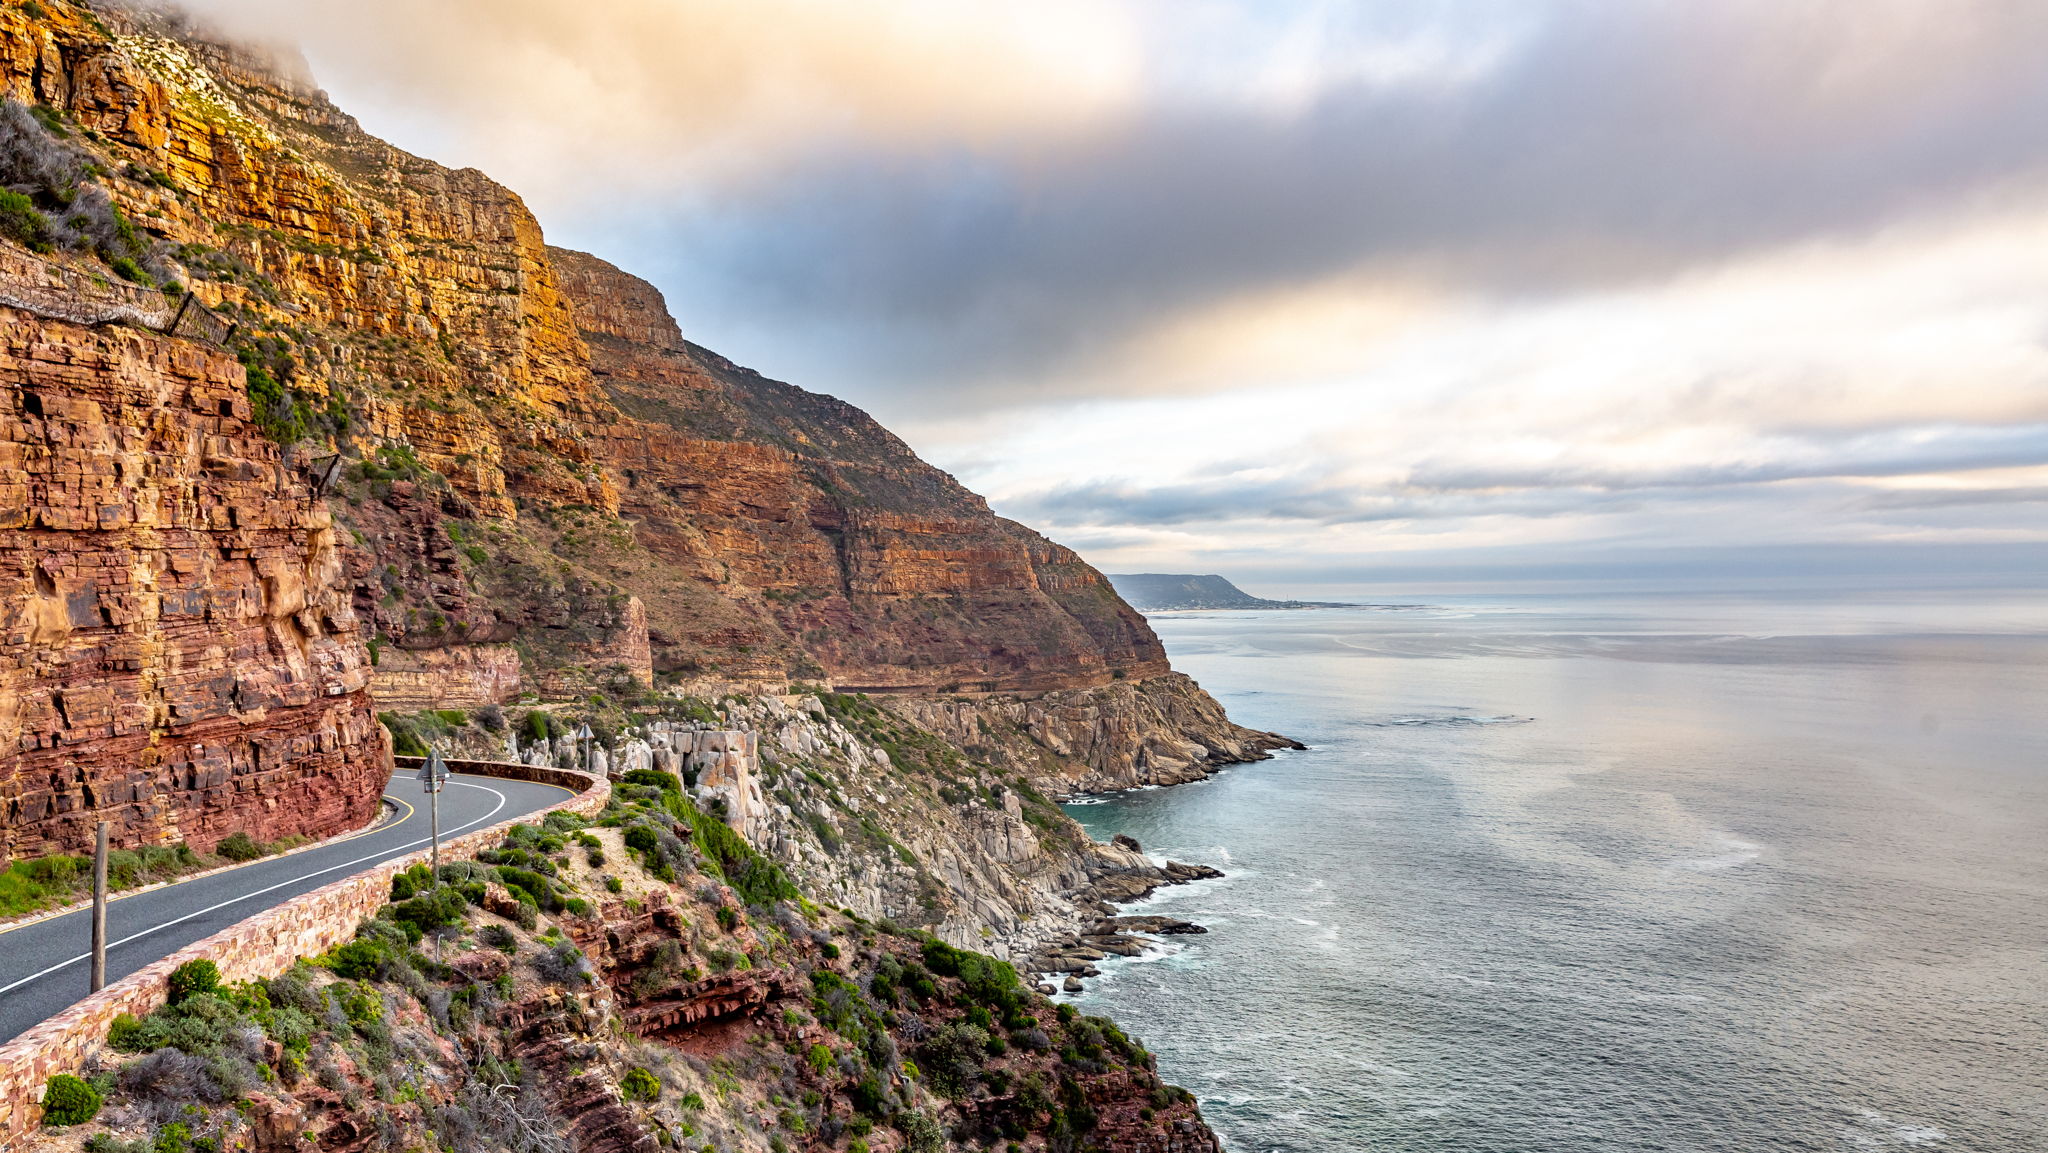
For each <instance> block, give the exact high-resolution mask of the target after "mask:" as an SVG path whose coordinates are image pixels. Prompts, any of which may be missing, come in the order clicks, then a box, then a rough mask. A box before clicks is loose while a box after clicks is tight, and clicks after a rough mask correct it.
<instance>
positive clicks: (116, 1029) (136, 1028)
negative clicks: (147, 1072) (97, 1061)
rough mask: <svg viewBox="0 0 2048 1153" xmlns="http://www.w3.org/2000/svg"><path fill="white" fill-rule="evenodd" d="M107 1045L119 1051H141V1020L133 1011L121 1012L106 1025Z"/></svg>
mask: <svg viewBox="0 0 2048 1153" xmlns="http://www.w3.org/2000/svg"><path fill="white" fill-rule="evenodd" d="M107 1047H108V1048H110V1049H113V1050H114V1051H115V1052H119V1053H140V1052H143V1050H144V1046H143V1043H142V1020H141V1018H139V1017H137V1016H136V1015H135V1014H133V1013H123V1014H121V1015H120V1016H118V1017H116V1018H114V1023H113V1024H111V1025H108V1026H107Z"/></svg>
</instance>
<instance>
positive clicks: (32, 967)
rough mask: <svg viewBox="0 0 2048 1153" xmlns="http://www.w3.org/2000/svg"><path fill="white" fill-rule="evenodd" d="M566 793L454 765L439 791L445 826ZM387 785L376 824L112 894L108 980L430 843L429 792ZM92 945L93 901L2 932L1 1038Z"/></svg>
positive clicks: (84, 980)
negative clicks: (391, 808) (283, 852)
mask: <svg viewBox="0 0 2048 1153" xmlns="http://www.w3.org/2000/svg"><path fill="white" fill-rule="evenodd" d="M567 794H568V790H567V789H562V788H557V787H556V786H553V785H539V784H533V783H530V782H527V781H506V780H500V779H498V778H496V777H477V776H471V775H469V774H467V773H456V774H452V775H450V776H449V778H448V787H447V789H446V790H444V791H443V792H442V793H441V836H442V837H443V838H444V839H445V838H447V837H451V836H454V835H455V834H457V833H464V832H468V831H470V830H471V829H476V828H480V827H483V826H485V825H491V824H495V823H497V822H499V821H506V820H510V819H512V818H513V817H517V816H520V815H522V814H525V813H531V812H534V811H536V810H539V809H544V808H547V807H548V806H549V805H552V804H555V803H557V802H559V801H561V800H562V798H563V797H564V796H565V795H567ZM384 795H385V796H387V797H390V798H391V799H392V800H394V801H396V802H398V805H399V809H398V811H399V814H400V815H399V816H398V817H396V818H394V819H392V820H391V821H390V822H389V823H387V824H385V825H383V826H381V827H379V828H378V829H376V830H375V831H374V832H369V833H363V834H360V835H357V836H353V837H347V838H344V839H342V840H338V841H335V842H333V843H332V844H326V845H321V846H319V847H318V848H313V849H307V850H305V851H303V852H298V853H293V854H291V855H290V856H285V857H273V858H270V859H267V860H261V861H252V862H250V863H249V864H247V865H243V866H242V867H240V868H237V869H229V870H227V871H225V872H220V873H215V874H213V875H211V876H205V877H195V878H193V879H191V880H189V881H181V882H179V883H177V884H175V885H166V886H164V887H163V888H160V889H153V890H150V891H149V892H143V893H134V894H130V895H126V896H123V895H120V894H116V895H115V896H114V898H113V899H112V900H110V901H109V902H108V903H107V982H108V983H109V984H112V983H113V982H115V981H118V980H120V979H121V978H122V977H125V976H127V975H128V974H130V973H133V972H134V971H135V970H137V969H140V968H142V967H143V966H144V965H147V964H149V963H150V962H152V961H155V960H157V959H158V958H160V957H163V956H166V955H168V954H170V953H174V952H176V951H177V950H179V949H182V948H184V947H185V946H186V945H189V944H191V943H192V942H194V941H197V940H199V939H201V938H203V937H209V936H212V935H213V934H214V933H217V932H219V931H221V930H222V929H225V928H227V927H228V926H229V925H232V924H234V923H235V922H237V921H240V920H242V919H243V918H245V917H248V916H250V915H251V914H254V913H257V912H260V911H262V910H264V909H267V908H269V907H270V906H272V905H276V904H280V903H282V902H284V901H288V900H290V899H291V898H293V897H296V896H299V895H300V894H303V893H309V892H311V891H313V890H314V889H317V888H319V887H320V886H322V885H329V884H332V883H334V882H335V881H339V880H341V879H342V878H343V877H346V876H348V875H349V874H351V873H354V872H357V871H359V870H361V869H366V868H369V867H370V866H371V865H374V864H377V863H378V862H380V861H386V860H389V859H391V858H392V857H401V856H404V855H405V854H407V853H410V852H414V851H416V850H418V849H423V848H426V847H427V844H428V841H429V839H430V838H429V836H428V816H427V798H426V797H425V796H424V795H423V794H422V793H421V792H420V786H419V782H418V781H416V780H414V779H413V775H412V774H411V773H408V772H403V771H401V772H400V773H398V775H397V776H395V777H393V778H392V781H391V784H390V786H389V787H388V788H387V789H386V790H385V793H384ZM408 810H410V811H408ZM91 948H92V910H91V908H89V907H88V908H85V909H80V910H78V911H77V912H73V913H66V914H65V915H63V916H61V917H52V918H50V919H48V920H44V921H36V922H33V923H31V924H25V925H22V926H21V927H20V928H16V929H9V930H6V931H4V932H0V1042H4V1041H6V1040H7V1039H9V1038H11V1037H14V1036H15V1035H17V1034H19V1033H21V1032H23V1031H25V1030H27V1029H29V1028H30V1027H31V1026H33V1025H35V1024H36V1023H38V1022H40V1021H42V1020H43V1019H44V1018H46V1017H48V1016H50V1015H51V1014H53V1013H56V1012H57V1011H59V1010H61V1009H63V1008H65V1007H66V1006H68V1005H70V1004H71V1003H72V1002H74V1001H77V1000H78V999H80V998H82V997H84V996H85V995H86V993H87V991H88V989H87V986H88V984H89V983H90V980H91V966H90V965H89V963H88V960H89V958H88V954H89V951H90V950H91Z"/></svg>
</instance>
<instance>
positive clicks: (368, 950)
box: [319, 937, 391, 981]
mask: <svg viewBox="0 0 2048 1153" xmlns="http://www.w3.org/2000/svg"><path fill="white" fill-rule="evenodd" d="M390 958H391V949H390V947H389V946H387V945H385V944H384V943H383V942H382V941H375V940H369V939H367V938H363V937H358V938H356V939H355V940H353V941H347V942H344V943H342V944H339V945H336V946H335V947H334V948H332V949H329V950H327V954H326V955H325V956H323V957H321V958H320V961H319V963H320V964H321V965H323V966H325V967H326V968H328V969H331V970H333V972H334V975H335V976H337V977H347V978H348V979H350V980H352V981H366V980H369V979H371V978H373V977H375V976H377V974H379V973H381V972H383V971H384V963H385V962H386V961H388V960H390Z"/></svg>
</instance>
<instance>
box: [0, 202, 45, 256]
mask: <svg viewBox="0 0 2048 1153" xmlns="http://www.w3.org/2000/svg"><path fill="white" fill-rule="evenodd" d="M0 232H4V233H6V234H7V235H8V236H9V237H11V238H13V239H14V240H17V241H19V242H20V243H22V244H25V245H27V246H28V247H29V248H31V249H33V250H35V251H37V252H50V251H53V250H54V249H55V248H56V246H55V245H54V244H52V243H51V242H50V219H49V217H47V216H44V215H43V214H42V213H40V212H38V211H36V205H35V201H33V200H30V199H29V198H28V197H26V196H24V195H22V194H21V193H19V192H15V191H13V190H11V189H6V188H0Z"/></svg>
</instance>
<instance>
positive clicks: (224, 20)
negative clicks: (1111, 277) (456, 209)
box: [177, 0, 1140, 213]
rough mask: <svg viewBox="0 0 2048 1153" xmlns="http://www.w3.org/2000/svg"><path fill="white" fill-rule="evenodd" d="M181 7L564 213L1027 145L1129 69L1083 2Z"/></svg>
mask: <svg viewBox="0 0 2048 1153" xmlns="http://www.w3.org/2000/svg"><path fill="white" fill-rule="evenodd" d="M177 2H178V4H179V6H180V7H182V8H184V9H185V10H187V11H189V12H191V13H192V14H194V15H195V16H197V17H199V18H201V19H202V20H204V21H205V22H207V23H209V24H210V25H212V26H214V27H216V28H218V29H220V30H221V31H223V32H224V33H226V34H228V35H230V36H232V37H234V38H236V39H239V40H242V41H245V42H257V43H274V44H287V45H293V46H295V47H296V48H297V49H298V50H300V51H302V52H303V53H304V54H305V55H306V56H307V57H308V58H309V60H310V61H311V63H312V65H313V68H314V70H315V72H316V74H317V76H318V78H319V79H320V80H321V81H322V82H323V83H325V84H326V85H327V86H329V87H330V88H331V89H333V90H334V91H335V93H336V95H337V96H339V97H340V98H341V100H342V103H343V104H344V107H346V108H347V109H348V110H349V111H351V112H354V113H355V114H357V115H358V116H359V117H361V118H363V119H365V120H366V121H367V122H369V124H370V126H371V127H372V130H373V131H382V132H383V133H386V134H388V135H390V136H391V137H393V138H394V139H396V140H397V141H398V142H399V143H400V144H402V145H407V146H411V147H415V148H417V149H420V150H422V151H423V152H425V153H426V154H427V155H430V156H433V157H434V158H435V159H438V160H440V161H442V162H444V163H451V164H456V165H474V166H476V167H480V168H482V169H484V170H485V171H487V172H489V173H490V174H491V175H493V176H494V177H496V178H497V179H499V180H501V181H504V182H506V183H508V184H510V185H511V186H512V187H514V188H515V189H517V190H519V191H521V192H523V193H525V194H527V195H529V196H530V197H533V198H535V199H536V200H539V201H541V202H543V203H547V204H550V205H552V206H554V207H556V208H557V209H559V210H563V211H576V210H578V209H585V210H587V209H590V208H594V207H597V206H599V205H605V206H606V208H607V210H608V211H611V212H613V213H617V212H618V211H619V210H620V208H621V207H622V206H625V207H630V206H631V205H632V202H633V201H635V200H639V201H640V205H639V206H640V207H642V208H644V207H646V206H647V205H649V204H652V203H655V202H658V201H657V197H658V194H661V193H668V194H677V193H683V194H687V193H688V192H689V190H691V189H693V188H700V187H716V186H719V185H721V184H723V183H725V182H728V181H732V180H736V179H740V178H743V177H747V176H756V175H760V174H762V173H765V172H772V171H776V170H779V169H787V168H788V167H790V166H792V165H794V164H796V163H797V162H798V161H799V160H800V159H801V158H804V157H808V156H809V155H811V154H813V153H814V152H816V151H817V150H818V149H820V148H826V147H841V148H856V147H858V148H883V149H907V150H916V149H920V148H923V147H926V146H928V145H929V144H931V143H932V142H934V141H944V142H950V143H951V144H953V145H957V146H962V147H986V148H993V147H1001V148H1005V149H1017V150H1027V151H1028V148H1029V145H1030V142H1031V141H1033V140H1036V139H1039V138H1042V137H1045V136H1048V135H1055V136H1056V135H1062V134H1065V133H1068V132H1072V131H1075V130H1079V129H1081V128H1083V127H1085V126H1087V125H1089V124H1091V123H1093V122H1094V121H1096V120H1098V119H1100V118H1101V117H1103V116H1105V115H1109V114H1111V113H1113V112H1114V111H1115V110H1116V109H1118V108H1121V107H1123V106H1125V105H1126V104H1127V103H1128V102H1129V100H1130V99H1131V97H1130V91H1131V89H1132V88H1133V86H1134V85H1135V84H1136V83H1137V81H1138V77H1137V71H1138V68H1139V64H1140V58H1139V52H1138V46H1137V45H1136V44H1135V43H1134V42H1133V35H1134V29H1132V28H1131V27H1130V25H1129V21H1128V20H1127V19H1126V18H1125V17H1124V16H1123V15H1122V14H1121V13H1120V12H1119V11H1118V10H1117V9H1116V7H1115V6H1113V5H1112V6H1106V7H1105V6H1098V5H1092V4H1087V3H1083V2H1082V0H1032V2H1030V3H1023V2H1018V0H988V2H985V3H976V4H974V5H971V6H969V5H961V4H956V3H950V2H948V0H872V2H868V3H861V4H857V5H856V4H848V3H830V2H826V3H817V2H811V0H607V2H606V3H603V4H598V5H593V4H589V3H582V2H578V0H290V2H285V3H280V2H278V0H177ZM621 193H624V194H625V199H624V200H621V199H620V198H619V197H620V194H621ZM643 197H646V198H647V199H644V200H642V199H641V198H643Z"/></svg>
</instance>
